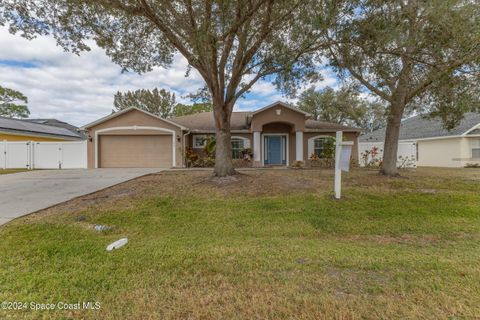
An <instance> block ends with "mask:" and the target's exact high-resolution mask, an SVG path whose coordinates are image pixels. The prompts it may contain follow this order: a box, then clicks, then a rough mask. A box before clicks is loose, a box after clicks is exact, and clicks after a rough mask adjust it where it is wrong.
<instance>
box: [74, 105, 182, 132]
mask: <svg viewBox="0 0 480 320" xmlns="http://www.w3.org/2000/svg"><path fill="white" fill-rule="evenodd" d="M132 110H137V111H140V112H143V113H145V114H146V115H149V116H151V117H154V118H156V119H159V120H162V121H165V122H166V123H169V124H171V125H172V126H176V127H178V128H180V129H182V130H187V128H186V127H184V126H181V125H179V124H178V123H175V122H173V121H170V120H167V119H164V118H162V117H159V116H157V115H155V114H153V113H150V112H148V111H145V110H142V109H139V108H135V107H130V108H127V109H123V110H121V111H117V112H114V113H112V114H109V115H108V116H105V117H103V118H100V119H98V120H96V121H94V122H91V123H89V124H87V125H84V126H83V127H81V128H79V129H80V130H86V129H88V128H91V127H93V126H96V125H98V124H100V123H102V122H105V121H107V120H110V119H113V118H116V117H118V116H120V115H122V114H124V113H127V112H129V111H132Z"/></svg>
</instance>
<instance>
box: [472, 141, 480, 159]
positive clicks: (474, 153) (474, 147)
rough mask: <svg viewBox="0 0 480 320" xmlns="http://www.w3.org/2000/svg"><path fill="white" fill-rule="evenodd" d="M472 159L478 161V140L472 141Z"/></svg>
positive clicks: (479, 143)
mask: <svg viewBox="0 0 480 320" xmlns="http://www.w3.org/2000/svg"><path fill="white" fill-rule="evenodd" d="M472 158H473V159H480V140H473V141H472Z"/></svg>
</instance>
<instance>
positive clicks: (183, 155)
mask: <svg viewBox="0 0 480 320" xmlns="http://www.w3.org/2000/svg"><path fill="white" fill-rule="evenodd" d="M190 133H191V131H190V130H188V131H187V132H186V133H185V134H183V140H182V157H183V167H184V168H186V167H187V158H186V157H185V149H186V147H185V137H186V136H187V135H189V134H190Z"/></svg>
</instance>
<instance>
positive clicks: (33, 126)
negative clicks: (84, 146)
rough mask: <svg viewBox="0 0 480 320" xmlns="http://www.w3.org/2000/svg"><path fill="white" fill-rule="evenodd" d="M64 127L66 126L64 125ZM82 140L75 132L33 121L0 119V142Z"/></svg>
mask: <svg viewBox="0 0 480 320" xmlns="http://www.w3.org/2000/svg"><path fill="white" fill-rule="evenodd" d="M55 121H57V120H55ZM58 122H59V123H61V122H60V121H58ZM65 125H68V124H67V123H65ZM69 126H70V125H69ZM71 127H72V128H75V127H73V126H71ZM84 139H85V138H84V137H83V136H82V135H81V134H80V133H79V132H77V131H74V130H71V129H67V128H64V127H58V126H52V125H47V124H43V123H37V122H35V120H34V119H25V120H24V119H12V118H4V117H0V141H70V140H84Z"/></svg>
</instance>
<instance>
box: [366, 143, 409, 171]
mask: <svg viewBox="0 0 480 320" xmlns="http://www.w3.org/2000/svg"><path fill="white" fill-rule="evenodd" d="M375 147H376V148H377V150H378V154H377V155H376V156H375V157H372V155H371V152H372V150H373V148H375ZM364 155H366V156H364ZM397 157H398V159H397V165H398V166H399V167H408V168H415V167H416V166H417V144H416V143H415V142H399V143H398V154H397ZM381 159H383V142H359V143H358V162H359V165H360V166H361V167H364V166H365V165H366V164H367V165H368V164H369V163H374V162H375V160H377V161H378V160H381Z"/></svg>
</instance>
